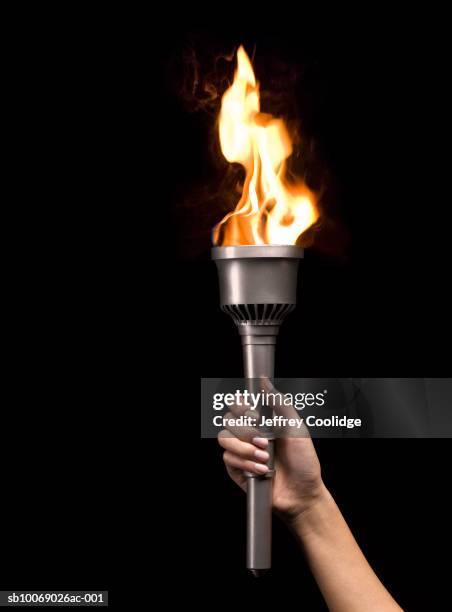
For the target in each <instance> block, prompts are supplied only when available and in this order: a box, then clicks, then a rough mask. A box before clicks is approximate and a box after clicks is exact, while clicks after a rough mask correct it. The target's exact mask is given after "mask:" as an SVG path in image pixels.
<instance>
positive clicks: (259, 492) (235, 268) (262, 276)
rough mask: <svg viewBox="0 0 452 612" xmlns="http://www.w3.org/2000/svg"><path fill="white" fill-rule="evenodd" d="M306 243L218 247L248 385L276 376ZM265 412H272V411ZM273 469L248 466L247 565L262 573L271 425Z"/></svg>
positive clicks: (266, 560) (267, 551)
mask: <svg viewBox="0 0 452 612" xmlns="http://www.w3.org/2000/svg"><path fill="white" fill-rule="evenodd" d="M302 257H303V249H302V248H300V247H296V246H270V245H269V246H260V245H256V246H254V245H253V246H230V247H214V248H213V249H212V259H213V260H215V263H216V265H217V268H218V275H219V281H220V301H221V305H222V308H223V310H224V311H225V312H227V313H228V314H229V315H230V316H231V317H232V318H233V320H234V321H235V323H236V324H237V327H238V330H239V333H240V336H241V340H242V350H243V362H244V373H245V378H248V379H249V385H248V387H249V390H250V391H260V388H257V387H259V386H260V385H259V379H260V378H262V377H266V378H270V379H271V378H273V377H274V368H275V345H276V336H277V334H278V331H279V325H280V324H281V322H282V320H283V319H284V317H285V316H286V315H287V314H288V313H289V312H291V311H292V310H293V308H294V307H295V304H296V288H297V273H298V262H299V260H300V259H301V258H302ZM267 416H271V410H270V413H269V414H268V415H267ZM261 435H262V436H265V437H267V438H268V439H269V446H268V451H269V454H270V459H269V461H268V467H269V468H270V472H269V473H268V474H267V475H265V476H256V475H255V474H252V473H249V472H246V476H247V478H248V484H247V567H248V569H250V570H251V572H252V574H253V575H254V576H260V575H262V574H263V573H265V571H266V570H268V569H269V568H270V567H271V532H272V528H271V522H272V487H273V474H274V457H273V455H274V440H273V439H272V432H271V430H270V429H265V430H262V429H261Z"/></svg>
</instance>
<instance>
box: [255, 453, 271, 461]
mask: <svg viewBox="0 0 452 612" xmlns="http://www.w3.org/2000/svg"><path fill="white" fill-rule="evenodd" d="M254 456H255V457H256V459H259V461H268V460H269V459H270V455H269V454H268V453H266V452H265V451H262V450H257V451H254Z"/></svg>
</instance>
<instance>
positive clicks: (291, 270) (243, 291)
mask: <svg viewBox="0 0 452 612" xmlns="http://www.w3.org/2000/svg"><path fill="white" fill-rule="evenodd" d="M302 257H303V249H302V248H301V247H296V246H240V247H215V248H213V249H212V259H214V260H215V263H216V265H217V268H218V274H219V280H220V301H221V305H222V306H224V305H234V304H235V305H237V304H296V301H297V272H298V262H299V260H300V259H301V258H302Z"/></svg>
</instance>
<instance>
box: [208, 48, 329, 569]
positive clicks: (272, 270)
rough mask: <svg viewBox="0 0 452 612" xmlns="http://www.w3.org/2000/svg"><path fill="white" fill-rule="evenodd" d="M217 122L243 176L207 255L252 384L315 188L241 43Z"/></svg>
mask: <svg viewBox="0 0 452 612" xmlns="http://www.w3.org/2000/svg"><path fill="white" fill-rule="evenodd" d="M218 125H219V136H220V144H221V150H222V153H223V155H224V157H225V158H226V159H227V161H228V162H230V163H238V164H240V165H241V166H242V167H243V168H244V169H245V180H244V183H243V189H242V194H241V197H240V200H239V202H238V203H237V205H236V208H235V210H234V211H232V212H229V213H228V214H227V215H226V216H225V217H224V218H223V220H222V221H221V222H220V223H218V224H217V225H216V226H215V228H214V231H213V242H214V244H215V245H216V246H214V248H213V249H212V258H213V259H214V261H215V263H216V265H217V268H218V275H219V281H220V301H221V307H222V309H223V310H224V311H225V312H226V313H227V314H229V315H230V316H231V317H232V319H233V320H234V322H235V323H236V325H237V328H238V331H239V334H240V337H241V339H242V348H243V358H244V369H245V378H246V379H247V380H248V385H247V386H248V387H249V390H251V391H252V390H254V389H253V387H255V386H256V387H257V386H258V385H259V379H260V378H262V377H266V378H273V375H274V361H275V344H276V337H277V335H278V331H279V326H280V325H281V323H282V322H283V320H284V318H285V317H286V315H288V314H289V313H290V312H291V311H292V310H293V309H294V307H295V303H296V288H297V272H298V263H299V260H300V258H302V257H303V249H302V248H301V247H299V246H295V245H296V244H297V242H298V239H299V237H300V236H301V234H302V233H303V232H304V231H305V230H306V229H308V228H309V227H310V226H312V225H313V224H314V223H315V222H316V220H317V218H318V212H317V208H316V205H315V196H314V194H313V193H312V192H311V191H310V190H309V189H308V187H307V186H306V185H305V183H304V182H303V181H300V180H295V179H294V176H293V174H292V173H290V174H289V173H288V172H287V171H286V160H287V159H288V158H289V157H290V156H291V154H292V152H293V151H292V139H291V137H290V135H289V133H288V130H287V127H286V125H285V123H284V121H283V120H282V119H279V118H276V117H273V116H272V115H270V114H268V113H263V112H261V110H260V98H259V83H258V82H257V81H256V78H255V75H254V71H253V67H252V65H251V62H250V59H249V57H248V55H247V54H246V52H245V50H244V48H243V47H239V49H238V50H237V69H236V72H235V75H234V81H233V83H232V85H231V86H230V87H229V88H228V89H227V90H226V92H225V93H224V95H223V97H222V101H221V111H220V115H219V121H218ZM256 390H257V389H256ZM263 410H264V412H265V411H268V410H269V408H268V407H264V408H263ZM264 416H266V415H264ZM268 416H271V414H270V415H268ZM261 435H265V437H267V438H268V439H269V446H268V450H269V455H270V459H269V462H268V466H269V468H270V469H269V472H268V473H267V474H266V475H264V476H257V475H254V474H251V473H247V474H246V476H247V479H248V480H247V483H248V486H247V516H248V520H247V527H248V531H247V566H248V568H249V569H250V570H251V571H252V572H253V574H254V575H255V576H259V575H261V573H263V571H265V570H267V569H269V568H270V565H271V506H272V482H273V474H274V457H273V455H274V441H273V437H272V432H271V430H269V429H267V430H264V431H263V432H262V434H261Z"/></svg>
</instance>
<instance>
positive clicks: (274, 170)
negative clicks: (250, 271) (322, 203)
mask: <svg viewBox="0 0 452 612" xmlns="http://www.w3.org/2000/svg"><path fill="white" fill-rule="evenodd" d="M219 132H220V144H221V150H222V152H223V155H224V156H225V158H226V159H227V160H228V161H229V162H231V163H232V162H236V163H239V164H241V165H242V166H243V167H244V168H245V170H246V176H245V182H244V185H243V191H242V196H241V198H240V200H239V202H238V203H237V206H236V208H235V210H234V211H233V212H231V213H229V214H228V215H226V216H225V217H224V219H223V220H222V221H221V222H220V223H219V224H218V225H217V226H216V227H215V228H214V232H213V239H214V243H215V244H221V245H223V246H229V245H238V244H295V243H296V241H297V239H298V238H299V236H300V235H301V234H302V233H303V232H304V231H305V230H306V229H308V227H310V226H311V225H312V224H313V223H315V221H316V220H317V219H318V216H319V215H318V212H317V208H316V203H315V197H314V195H313V194H312V192H311V191H310V190H309V189H308V188H307V187H306V185H304V183H299V184H296V185H289V184H288V183H287V181H286V180H285V161H286V160H287V158H288V157H289V156H290V155H291V154H292V140H291V138H290V136H289V133H288V131H287V128H286V126H285V124H284V121H283V120H282V119H277V118H275V117H272V116H271V115H267V114H265V113H261V112H260V102H259V85H258V83H257V82H256V78H255V76H254V72H253V67H252V65H251V62H250V59H249V57H248V55H247V54H246V51H245V49H244V48H243V47H239V49H238V51H237V69H236V72H235V75H234V81H233V83H232V85H231V87H229V89H227V90H226V92H225V93H224V95H223V98H222V101H221V111H220V117H219Z"/></svg>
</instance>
